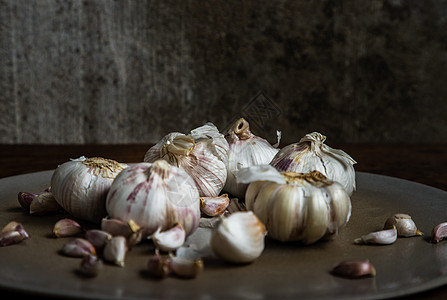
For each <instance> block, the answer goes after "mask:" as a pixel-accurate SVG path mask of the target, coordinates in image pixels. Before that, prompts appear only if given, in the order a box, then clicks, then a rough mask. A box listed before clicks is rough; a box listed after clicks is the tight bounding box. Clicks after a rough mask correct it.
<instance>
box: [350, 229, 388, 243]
mask: <svg viewBox="0 0 447 300" xmlns="http://www.w3.org/2000/svg"><path fill="white" fill-rule="evenodd" d="M396 239H397V229H396V226H395V225H393V227H392V228H390V229H383V230H379V231H375V232H371V233H368V234H366V235H363V236H362V237H360V238H357V239H355V240H354V244H378V245H389V244H392V243H394V242H395V241H396Z"/></svg>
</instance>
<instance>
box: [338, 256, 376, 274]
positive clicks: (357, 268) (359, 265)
mask: <svg viewBox="0 0 447 300" xmlns="http://www.w3.org/2000/svg"><path fill="white" fill-rule="evenodd" d="M331 273H332V274H334V275H337V276H342V277H347V278H361V277H374V276H376V269H375V268H374V266H373V265H372V264H371V263H370V262H369V261H368V260H345V261H342V262H340V263H338V264H336V265H335V266H334V267H333V268H332V270H331Z"/></svg>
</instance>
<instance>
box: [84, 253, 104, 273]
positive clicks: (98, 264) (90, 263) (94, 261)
mask: <svg viewBox="0 0 447 300" xmlns="http://www.w3.org/2000/svg"><path fill="white" fill-rule="evenodd" d="M102 268H103V264H102V261H101V260H100V259H99V258H98V257H97V256H96V255H92V254H88V255H85V256H83V257H82V260H81V263H80V264H79V272H80V273H81V274H82V275H84V276H86V277H95V276H97V275H98V274H99V272H100V271H101V270H102Z"/></svg>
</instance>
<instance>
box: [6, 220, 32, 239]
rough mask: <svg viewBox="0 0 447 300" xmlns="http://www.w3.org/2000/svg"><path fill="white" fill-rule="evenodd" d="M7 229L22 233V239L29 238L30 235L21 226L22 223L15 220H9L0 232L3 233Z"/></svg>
mask: <svg viewBox="0 0 447 300" xmlns="http://www.w3.org/2000/svg"><path fill="white" fill-rule="evenodd" d="M8 231H17V232H18V233H20V234H21V235H22V237H23V238H24V239H29V237H30V236H29V234H28V232H26V230H25V228H23V225H22V224H20V223H18V222H16V221H11V222H9V223H8V224H6V225H5V227H3V228H2V231H1V232H2V233H3V232H8Z"/></svg>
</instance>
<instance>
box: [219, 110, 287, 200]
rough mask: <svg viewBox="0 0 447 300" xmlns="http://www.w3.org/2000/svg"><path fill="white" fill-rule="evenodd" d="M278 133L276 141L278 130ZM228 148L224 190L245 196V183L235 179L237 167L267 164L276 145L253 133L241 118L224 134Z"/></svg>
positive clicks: (234, 194)
mask: <svg viewBox="0 0 447 300" xmlns="http://www.w3.org/2000/svg"><path fill="white" fill-rule="evenodd" d="M277 134H278V143H277V145H279V140H280V136H281V134H280V132H279V131H278V132H277ZM225 138H226V139H227V141H228V144H229V146H230V150H229V152H228V166H227V181H226V183H225V186H224V191H226V192H228V193H230V194H231V195H233V196H235V197H239V198H243V197H244V196H245V191H246V189H247V185H246V184H243V183H238V182H237V181H236V173H237V172H238V170H239V169H242V168H247V167H250V166H254V165H263V164H269V163H270V161H271V160H272V159H273V157H274V156H275V155H276V154H277V153H278V151H279V149H277V148H276V147H277V145H275V146H272V145H271V144H270V143H269V142H268V141H267V140H265V139H263V138H261V137H259V136H256V135H254V134H253V133H252V132H251V131H250V125H249V123H248V122H247V121H246V120H245V119H244V118H241V119H239V120H238V121H236V122H235V123H234V124H233V126H232V127H231V128H230V129H229V130H228V132H227V133H226V135H225Z"/></svg>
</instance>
